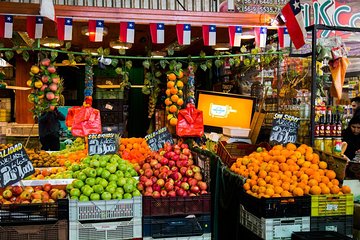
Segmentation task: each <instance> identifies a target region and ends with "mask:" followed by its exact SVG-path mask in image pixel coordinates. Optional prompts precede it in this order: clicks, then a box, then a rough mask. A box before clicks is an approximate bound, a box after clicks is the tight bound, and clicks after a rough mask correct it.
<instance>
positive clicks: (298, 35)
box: [281, 0, 307, 49]
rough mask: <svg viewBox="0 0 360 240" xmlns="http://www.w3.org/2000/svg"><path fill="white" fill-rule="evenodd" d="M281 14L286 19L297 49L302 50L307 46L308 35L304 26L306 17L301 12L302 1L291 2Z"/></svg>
mask: <svg viewBox="0 0 360 240" xmlns="http://www.w3.org/2000/svg"><path fill="white" fill-rule="evenodd" d="M281 13H282V15H283V16H284V17H285V20H286V22H285V24H286V27H287V28H288V31H289V35H290V37H291V40H292V42H293V43H294V46H295V48H296V49H299V48H301V47H302V46H304V45H305V39H306V35H307V33H306V29H305V26H304V17H303V15H302V12H301V5H300V1H299V0H290V2H288V3H287V4H286V5H285V6H284V8H283V9H282V10H281Z"/></svg>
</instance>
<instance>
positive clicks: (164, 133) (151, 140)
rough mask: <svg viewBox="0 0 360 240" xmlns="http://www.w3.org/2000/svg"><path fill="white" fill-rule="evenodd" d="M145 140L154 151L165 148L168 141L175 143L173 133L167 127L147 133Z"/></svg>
mask: <svg viewBox="0 0 360 240" xmlns="http://www.w3.org/2000/svg"><path fill="white" fill-rule="evenodd" d="M145 140H146V142H147V144H148V145H149V147H150V148H151V150H153V151H158V150H159V149H161V148H163V147H164V144H165V143H166V142H169V143H171V144H173V143H174V140H173V138H172V136H171V133H170V132H169V131H168V130H167V128H166V127H163V128H161V129H159V130H157V131H155V132H153V133H150V134H148V135H146V136H145Z"/></svg>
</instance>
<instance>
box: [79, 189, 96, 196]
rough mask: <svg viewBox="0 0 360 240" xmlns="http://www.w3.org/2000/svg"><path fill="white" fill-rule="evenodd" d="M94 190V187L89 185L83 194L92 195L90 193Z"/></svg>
mask: <svg viewBox="0 0 360 240" xmlns="http://www.w3.org/2000/svg"><path fill="white" fill-rule="evenodd" d="M93 192H94V189H92V188H91V187H87V188H85V189H84V190H83V191H82V194H83V195H85V196H88V197H90V195H91V194H92V193H93Z"/></svg>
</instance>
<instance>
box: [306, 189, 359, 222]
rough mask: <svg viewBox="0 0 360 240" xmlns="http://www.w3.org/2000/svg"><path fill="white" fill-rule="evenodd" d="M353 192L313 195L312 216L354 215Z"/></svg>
mask: <svg viewBox="0 0 360 240" xmlns="http://www.w3.org/2000/svg"><path fill="white" fill-rule="evenodd" d="M353 213H354V195H353V194H342V195H339V194H327V195H312V196H311V216H312V217H323V216H339V215H353Z"/></svg>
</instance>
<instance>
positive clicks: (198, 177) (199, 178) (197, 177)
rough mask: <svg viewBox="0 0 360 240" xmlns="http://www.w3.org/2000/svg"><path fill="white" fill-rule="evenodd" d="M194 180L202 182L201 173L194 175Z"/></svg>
mask: <svg viewBox="0 0 360 240" xmlns="http://www.w3.org/2000/svg"><path fill="white" fill-rule="evenodd" d="M194 178H195V179H196V180H198V181H201V180H202V175H201V173H200V172H196V173H195V174H194Z"/></svg>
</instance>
